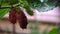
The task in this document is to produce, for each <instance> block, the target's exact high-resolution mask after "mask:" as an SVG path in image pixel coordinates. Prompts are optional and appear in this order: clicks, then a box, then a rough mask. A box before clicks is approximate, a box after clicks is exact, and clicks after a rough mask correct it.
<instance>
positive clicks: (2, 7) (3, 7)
mask: <svg viewBox="0 0 60 34" xmlns="http://www.w3.org/2000/svg"><path fill="white" fill-rule="evenodd" d="M12 6H13V7H17V6H21V5H20V4H15V5H12ZM12 6H1V7H0V9H5V8H11V7H12Z"/></svg>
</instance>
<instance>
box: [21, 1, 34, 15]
mask: <svg viewBox="0 0 60 34" xmlns="http://www.w3.org/2000/svg"><path fill="white" fill-rule="evenodd" d="M20 4H21V6H23V7H24V8H25V9H26V12H27V13H28V14H29V15H33V11H32V10H31V8H30V7H29V4H28V2H27V1H26V0H20Z"/></svg>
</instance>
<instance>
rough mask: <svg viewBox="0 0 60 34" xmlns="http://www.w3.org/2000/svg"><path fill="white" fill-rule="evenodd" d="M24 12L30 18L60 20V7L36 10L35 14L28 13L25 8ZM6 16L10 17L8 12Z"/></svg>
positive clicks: (50, 20) (49, 20) (48, 20)
mask: <svg viewBox="0 0 60 34" xmlns="http://www.w3.org/2000/svg"><path fill="white" fill-rule="evenodd" d="M23 10H24V9H23ZM24 13H25V14H26V16H27V18H28V20H38V21H44V22H60V7H56V8H54V9H53V10H49V11H46V12H38V11H37V10H34V15H33V16H30V15H28V14H27V13H26V12H25V10H24ZM4 18H8V14H6V15H5V16H4Z"/></svg>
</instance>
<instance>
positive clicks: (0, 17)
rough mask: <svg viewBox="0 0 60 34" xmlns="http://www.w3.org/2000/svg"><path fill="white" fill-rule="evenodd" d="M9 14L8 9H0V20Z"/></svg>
mask: <svg viewBox="0 0 60 34" xmlns="http://www.w3.org/2000/svg"><path fill="white" fill-rule="evenodd" d="M8 12H9V9H0V19H2V17H3V16H4V15H5V14H6V13H8Z"/></svg>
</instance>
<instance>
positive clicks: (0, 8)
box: [0, 0, 60, 34]
mask: <svg viewBox="0 0 60 34" xmlns="http://www.w3.org/2000/svg"><path fill="white" fill-rule="evenodd" d="M57 6H59V7H60V0H0V20H1V19H2V17H3V16H4V15H5V14H7V13H8V12H9V20H10V22H11V23H12V24H13V30H14V29H15V26H14V25H15V23H16V20H18V22H19V23H20V27H21V28H22V29H25V28H27V24H28V22H27V18H26V16H25V14H24V13H23V11H22V10H21V8H19V7H23V8H25V9H26V12H27V13H28V14H29V15H31V16H33V14H34V12H33V10H32V9H37V10H38V11H39V12H44V11H48V10H51V9H53V8H55V7H57ZM17 16H18V17H17ZM25 19H26V20H25ZM23 21H24V22H23ZM59 26H60V25H59ZM59 28H60V27H58V29H59ZM59 30H60V29H59ZM14 31H15V30H14ZM14 31H13V32H14ZM52 31H53V32H52ZM52 31H50V32H49V34H50V33H55V32H54V31H57V30H56V29H53V30H52ZM14 33H15V32H14ZM56 33H57V32H56Z"/></svg>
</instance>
